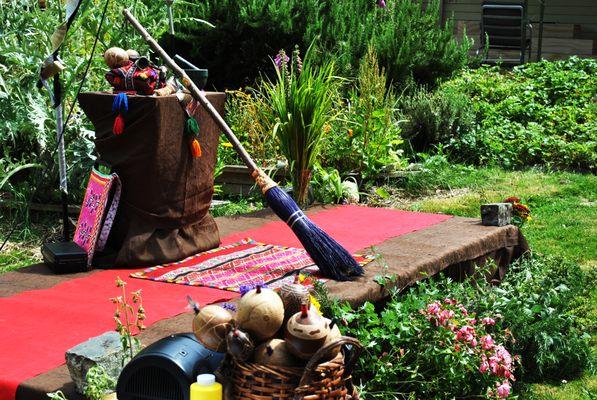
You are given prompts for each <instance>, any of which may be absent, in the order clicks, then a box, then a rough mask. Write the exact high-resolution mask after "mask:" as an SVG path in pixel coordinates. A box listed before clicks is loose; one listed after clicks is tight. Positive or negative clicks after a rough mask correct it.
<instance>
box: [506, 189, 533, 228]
mask: <svg viewBox="0 0 597 400" xmlns="http://www.w3.org/2000/svg"><path fill="white" fill-rule="evenodd" d="M504 203H510V204H512V217H513V222H514V225H516V226H523V225H524V223H525V222H528V221H530V220H531V219H532V218H531V209H530V208H529V206H527V205H525V204H522V203H521V200H520V198H518V197H515V196H511V197H508V198H507V199H505V200H504Z"/></svg>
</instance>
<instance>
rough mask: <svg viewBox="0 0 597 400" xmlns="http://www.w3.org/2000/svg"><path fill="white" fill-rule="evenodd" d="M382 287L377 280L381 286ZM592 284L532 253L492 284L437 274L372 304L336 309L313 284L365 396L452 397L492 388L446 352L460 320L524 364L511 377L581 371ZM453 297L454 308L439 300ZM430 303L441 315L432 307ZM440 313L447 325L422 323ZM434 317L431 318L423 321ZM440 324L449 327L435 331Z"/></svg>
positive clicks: (474, 367) (586, 354) (470, 362)
mask: <svg viewBox="0 0 597 400" xmlns="http://www.w3.org/2000/svg"><path fill="white" fill-rule="evenodd" d="M390 279H391V277H390ZM385 281H387V279H386V278H378V282H379V283H380V284H385V283H386V282H385ZM596 283H597V281H596V277H595V274H594V273H587V272H583V270H582V269H581V268H580V267H579V266H578V264H575V263H573V262H569V261H565V260H563V259H561V258H556V257H547V256H537V255H532V256H529V257H527V258H524V259H521V260H520V261H518V262H516V263H514V264H513V265H512V267H511V270H510V271H509V272H508V273H507V274H506V278H505V279H504V281H503V282H502V283H501V284H500V285H498V286H494V285H492V284H490V283H488V282H487V281H486V280H485V279H479V278H478V279H476V280H475V279H467V280H465V281H464V282H454V281H451V280H449V279H446V278H441V277H439V278H434V279H429V280H427V281H424V282H420V283H418V284H416V285H415V286H414V287H412V288H410V289H409V290H407V291H405V292H404V293H402V294H396V293H394V294H393V295H392V297H391V299H390V300H389V301H388V302H387V303H385V304H383V305H382V306H379V307H375V306H374V305H373V304H371V303H365V304H364V305H362V306H360V307H358V308H353V307H351V306H350V305H348V304H338V303H337V302H332V301H330V300H329V299H327V298H326V296H325V294H324V293H322V290H321V288H319V289H318V298H319V299H320V303H321V304H322V306H323V307H324V312H325V313H326V314H329V315H331V316H333V317H335V318H337V319H339V320H344V321H345V322H346V327H345V328H344V331H343V333H344V334H348V335H352V336H355V337H357V338H358V339H359V340H360V341H361V342H362V343H363V344H364V346H365V350H364V353H363V354H362V356H361V358H360V360H359V362H358V364H357V370H356V371H355V374H354V376H356V377H359V378H360V379H361V382H362V385H363V390H364V392H365V393H364V395H365V397H366V398H375V397H377V398H408V394H410V395H412V396H414V398H453V397H461V396H474V395H483V394H485V393H486V390H487V389H488V388H491V387H492V385H494V384H495V383H492V381H488V380H487V379H488V378H491V377H488V376H484V375H483V374H479V367H480V364H479V362H480V359H479V358H475V357H476V356H480V354H479V353H475V352H474V351H473V352H472V353H468V354H467V355H463V354H459V353H458V352H454V347H455V345H456V344H458V345H461V344H462V343H461V342H460V341H459V340H458V336H457V332H458V331H459V330H460V328H462V326H463V324H467V325H469V326H472V327H474V328H475V335H476V336H475V337H476V338H477V340H479V337H481V336H483V335H485V334H486V333H488V334H490V335H491V337H492V338H493V339H494V341H495V342H496V343H502V344H504V345H505V346H506V348H507V349H508V350H509V352H510V353H511V354H513V355H519V356H520V360H521V363H522V365H521V368H518V369H517V371H516V375H517V377H518V378H519V379H520V378H522V380H523V381H541V380H549V379H570V378H574V377H576V376H578V375H579V374H581V373H582V372H583V371H584V370H586V368H587V367H588V366H589V363H590V357H591V355H590V347H589V338H590V334H592V333H593V332H594V322H593V321H591V318H592V317H594V310H592V307H591V304H593V305H594V299H595V298H594V293H593V294H591V291H593V290H594V289H593V288H594V287H595V284H596ZM444 299H448V301H445V300H444ZM454 300H455V301H456V305H455V308H452V306H451V305H449V304H447V303H450V304H452V303H453V301H454ZM438 301H439V303H438ZM434 304H435V305H437V306H439V307H440V308H441V309H440V310H437V309H436V307H435V306H433V307H431V308H430V305H434ZM460 304H461V305H462V306H463V308H464V309H466V310H467V312H468V316H467V315H465V314H464V313H463V312H462V309H461V308H460V306H459V305H460ZM442 309H451V310H453V311H454V317H453V318H448V322H447V323H446V325H442V323H441V321H439V322H440V323H439V324H438V325H439V327H435V325H428V323H429V322H430V321H431V322H435V320H436V319H437V318H438V317H439V316H441V315H442V314H441V310H442ZM419 310H423V311H419ZM459 310H460V312H459ZM431 311H433V313H431ZM575 312H578V313H582V314H580V317H577V316H575V315H574V313H575ZM433 315H436V316H437V317H434V318H435V319H434V318H432V319H431V320H430V318H429V317H432V316H433ZM486 317H490V318H492V319H493V320H494V322H495V325H491V324H492V323H493V321H489V320H484V318H486ZM467 318H475V319H476V321H471V320H470V319H467ZM583 321H584V322H585V323H586V325H583V324H581V322H583ZM473 322H475V323H473ZM450 324H452V325H450ZM486 324H489V325H486ZM442 326H444V327H450V326H455V327H456V328H457V329H456V330H455V329H444V330H442V329H433V328H434V327H435V328H440V327H442ZM485 332H486V333H485ZM470 339H471V340H472V338H470ZM469 344H472V343H471V342H469ZM474 347H475V346H473V348H474ZM461 349H462V348H461ZM475 355H476V356H475ZM469 356H470V357H469Z"/></svg>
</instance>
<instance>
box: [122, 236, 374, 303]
mask: <svg viewBox="0 0 597 400" xmlns="http://www.w3.org/2000/svg"><path fill="white" fill-rule="evenodd" d="M354 257H355V259H356V260H357V261H358V263H359V264H361V266H365V265H366V264H368V263H370V262H371V261H372V260H373V259H374V256H372V255H359V254H356V255H354ZM298 273H306V274H309V275H310V276H312V277H314V278H317V279H319V280H324V279H323V277H321V275H320V274H319V269H318V268H317V266H316V265H315V264H314V263H313V260H311V257H309V255H308V254H307V252H306V251H305V250H304V249H297V248H295V247H286V246H277V245H272V244H267V243H260V242H256V241H254V240H253V239H250V238H247V239H243V240H241V241H240V242H236V243H233V244H230V245H228V246H224V247H218V248H216V249H213V250H209V251H205V252H202V253H198V254H196V255H193V256H190V257H188V258H186V259H184V260H182V261H178V262H174V263H169V264H164V265H158V266H156V267H151V268H147V269H145V270H143V271H141V272H136V273H132V274H131V277H133V278H140V279H150V280H153V281H159V282H169V283H177V284H181V285H190V286H206V287H211V288H215V289H223V290H230V291H233V292H240V291H242V288H243V286H245V287H252V286H255V285H256V284H265V285H267V286H268V287H269V288H272V289H276V288H279V287H281V286H282V285H284V284H285V283H287V282H291V281H292V280H293V279H294V276H295V275H296V274H298Z"/></svg>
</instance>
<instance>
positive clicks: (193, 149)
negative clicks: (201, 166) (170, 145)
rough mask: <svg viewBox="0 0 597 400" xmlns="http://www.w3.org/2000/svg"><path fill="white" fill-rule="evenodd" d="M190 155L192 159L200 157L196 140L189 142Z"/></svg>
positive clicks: (199, 147) (199, 146) (199, 148)
mask: <svg viewBox="0 0 597 400" xmlns="http://www.w3.org/2000/svg"><path fill="white" fill-rule="evenodd" d="M191 155H192V156H193V158H199V157H201V144H199V141H198V140H197V139H193V140H191Z"/></svg>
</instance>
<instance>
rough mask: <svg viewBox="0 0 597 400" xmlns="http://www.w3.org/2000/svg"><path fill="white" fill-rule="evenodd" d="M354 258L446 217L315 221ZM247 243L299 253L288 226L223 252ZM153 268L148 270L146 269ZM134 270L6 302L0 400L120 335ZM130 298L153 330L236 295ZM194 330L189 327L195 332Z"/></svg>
mask: <svg viewBox="0 0 597 400" xmlns="http://www.w3.org/2000/svg"><path fill="white" fill-rule="evenodd" d="M310 217H311V218H312V219H313V221H314V222H315V223H317V224H318V225H319V226H321V227H322V228H323V229H325V230H326V231H327V232H328V233H329V234H330V235H331V236H333V237H334V238H335V239H336V240H338V242H340V243H341V244H342V245H343V246H345V247H346V248H347V249H348V251H350V252H357V251H358V250H362V249H364V248H366V247H369V246H372V245H376V244H379V243H381V242H383V241H385V240H387V239H389V238H392V237H396V236H399V235H402V234H405V233H409V232H414V231H416V230H419V229H422V228H425V227H428V226H431V225H434V224H437V223H440V222H442V221H445V220H446V219H448V218H450V216H447V215H436V214H423V213H414V212H406V211H398V210H389V209H381V208H367V207H359V206H343V207H337V208H332V209H329V210H324V211H320V212H318V213H315V214H312V215H310ZM244 237H252V238H254V239H255V240H258V241H261V242H266V243H272V244H279V245H283V246H294V247H300V243H299V241H298V239H296V237H294V234H293V233H292V231H290V229H289V228H288V227H286V225H285V224H284V223H282V222H270V223H266V224H264V225H262V226H261V227H259V228H255V229H249V230H246V231H243V232H238V233H235V234H232V235H229V236H227V237H225V238H224V239H223V244H224V245H226V244H230V243H233V242H235V241H239V240H241V239H242V238H244ZM145 267H147V266H144V268H145ZM140 270H141V269H134V270H130V269H129V270H107V271H99V272H96V273H92V274H90V275H89V276H86V277H84V278H78V279H73V280H70V281H66V282H63V283H60V284H58V285H56V286H54V287H52V288H49V289H45V290H34V291H28V292H24V293H20V294H17V295H14V296H11V297H7V298H0V323H1V325H2V328H3V329H2V330H0V399H2V400H12V399H14V396H15V393H16V388H17V386H18V385H19V383H20V382H22V381H25V380H27V379H29V378H32V377H34V376H36V375H39V374H41V373H44V372H46V371H49V370H51V369H53V368H56V367H58V366H59V365H61V364H63V363H64V353H65V352H66V350H68V349H69V348H71V347H73V346H75V345H76V344H78V343H81V342H82V341H85V340H87V339H89V338H90V337H93V336H97V335H99V334H101V333H103V332H105V331H108V330H112V329H114V322H113V320H112V314H113V312H114V306H113V304H111V303H110V301H109V298H110V297H114V296H115V295H117V294H118V291H117V289H116V287H115V286H114V281H115V279H116V277H117V276H120V277H122V278H124V277H127V276H128V275H129V274H130V273H132V272H137V271H140ZM127 281H128V286H127V288H128V289H130V290H137V289H143V303H144V307H145V309H146V310H147V321H146V325H148V326H149V325H151V324H153V323H154V322H156V321H159V320H161V319H165V318H169V317H173V316H175V315H178V314H180V313H183V312H185V310H186V300H185V296H186V295H191V297H193V299H195V300H196V301H197V302H199V303H201V304H209V303H213V302H216V301H219V300H222V301H224V300H229V299H231V298H233V297H234V296H236V294H235V293H233V292H230V291H224V290H218V289H210V288H205V287H192V286H183V285H170V284H164V283H159V282H153V281H144V280H140V279H128V280H127ZM189 328H190V327H189Z"/></svg>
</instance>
